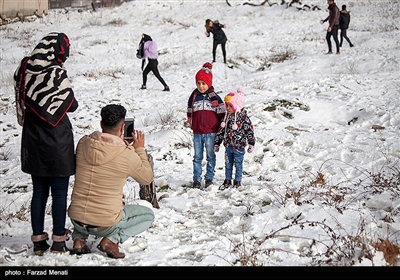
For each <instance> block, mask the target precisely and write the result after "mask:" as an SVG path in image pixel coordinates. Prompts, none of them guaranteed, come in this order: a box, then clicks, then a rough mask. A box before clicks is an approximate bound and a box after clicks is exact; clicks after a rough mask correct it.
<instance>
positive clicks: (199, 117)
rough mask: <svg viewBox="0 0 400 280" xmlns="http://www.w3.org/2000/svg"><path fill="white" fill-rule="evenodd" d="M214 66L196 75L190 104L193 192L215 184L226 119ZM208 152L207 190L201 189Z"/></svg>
mask: <svg viewBox="0 0 400 280" xmlns="http://www.w3.org/2000/svg"><path fill="white" fill-rule="evenodd" d="M211 70H212V64H211V63H209V62H206V63H204V65H203V67H202V68H201V69H200V70H199V71H198V72H197V73H196V77H195V79H196V89H195V90H193V92H192V94H191V95H190V97H189V100H188V106H187V122H188V124H189V125H190V127H191V128H192V130H193V147H194V156H193V188H199V189H204V188H207V187H208V186H210V185H211V184H212V183H213V181H212V180H213V179H214V168H215V164H216V156H215V152H214V140H215V135H216V134H217V131H218V128H219V126H220V123H221V121H222V119H223V118H224V115H225V106H224V102H223V101H222V99H221V97H220V96H219V95H218V94H216V93H215V91H214V87H213V85H212V78H213V75H212V71H211ZM204 149H205V151H206V160H207V166H206V174H205V176H204V179H205V187H204V188H203V187H202V186H201V173H202V161H203V153H204Z"/></svg>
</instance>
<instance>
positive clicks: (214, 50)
mask: <svg viewBox="0 0 400 280" xmlns="http://www.w3.org/2000/svg"><path fill="white" fill-rule="evenodd" d="M218 45H219V43H217V42H216V41H215V40H214V41H213V50H212V55H213V62H215V56H216V54H217V46H218ZM225 46H226V42H225V43H222V44H221V48H222V55H223V56H224V63H226V48H225Z"/></svg>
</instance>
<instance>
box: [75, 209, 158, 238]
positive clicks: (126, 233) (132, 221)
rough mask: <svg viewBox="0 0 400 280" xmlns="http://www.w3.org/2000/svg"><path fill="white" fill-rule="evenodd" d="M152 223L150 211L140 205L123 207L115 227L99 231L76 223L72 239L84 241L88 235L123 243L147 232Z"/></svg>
mask: <svg viewBox="0 0 400 280" xmlns="http://www.w3.org/2000/svg"><path fill="white" fill-rule="evenodd" d="M153 221H154V212H153V210H152V209H150V208H148V207H146V206H142V205H125V206H124V209H123V215H122V219H121V220H120V221H119V222H118V223H116V224H115V225H113V226H111V227H108V228H105V229H102V230H101V231H99V230H98V229H97V228H96V227H86V226H82V225H80V224H78V223H76V222H75V221H74V220H72V219H71V222H72V224H73V225H74V230H73V232H72V239H73V240H75V239H77V238H83V239H86V238H88V237H89V235H90V234H92V235H95V236H100V237H107V238H108V239H109V240H110V241H111V242H113V243H124V242H125V241H126V240H127V239H128V238H130V237H132V236H135V235H137V234H139V233H141V232H143V231H145V230H147V229H148V228H149V227H150V226H151V225H152V224H153Z"/></svg>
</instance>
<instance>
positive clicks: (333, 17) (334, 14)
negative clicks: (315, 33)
mask: <svg viewBox="0 0 400 280" xmlns="http://www.w3.org/2000/svg"><path fill="white" fill-rule="evenodd" d="M327 3H328V5H329V6H328V10H329V16H328V17H327V18H326V19H323V20H321V24H322V23H324V22H327V21H329V26H328V30H327V31H326V42H327V43H328V52H327V53H326V54H332V43H331V37H332V36H333V40H334V41H335V44H336V54H340V47H339V39H338V30H339V16H340V11H339V8H338V6H336V3H335V1H334V0H328V1H327Z"/></svg>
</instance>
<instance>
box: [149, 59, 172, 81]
mask: <svg viewBox="0 0 400 280" xmlns="http://www.w3.org/2000/svg"><path fill="white" fill-rule="evenodd" d="M147 60H148V63H147V65H146V68H144V70H143V85H146V83H147V75H148V74H149V73H150V72H153V74H154V76H156V78H157V79H158V80H159V81H160V83H162V85H163V86H164V87H167V84H166V82H165V81H164V79H163V78H162V77H161V75H160V72H159V71H158V60H157V59H147Z"/></svg>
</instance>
